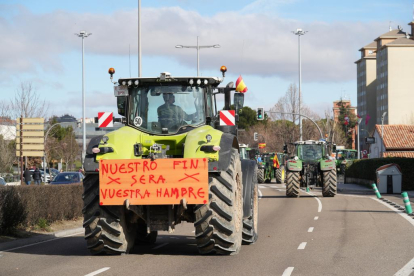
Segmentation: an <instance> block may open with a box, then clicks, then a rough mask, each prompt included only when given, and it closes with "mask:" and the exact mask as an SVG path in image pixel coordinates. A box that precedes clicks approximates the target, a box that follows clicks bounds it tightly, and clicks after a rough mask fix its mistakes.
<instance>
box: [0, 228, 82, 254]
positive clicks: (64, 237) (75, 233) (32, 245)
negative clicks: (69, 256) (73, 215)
mask: <svg viewBox="0 0 414 276" xmlns="http://www.w3.org/2000/svg"><path fill="white" fill-rule="evenodd" d="M82 233H83V232H79V233H75V234H72V235H67V236H62V237H60V238H56V239H50V240H47V241H41V242H36V243H32V244H27V245H23V246H19V247H15V248H11V249H7V250H3V251H0V254H1V253H3V252H8V251H13V250H17V249H20V248H25V247H29V246H33V245H38V244H42V243H46V242H51V241H57V240H60V239H63V238H67V237H72V236H76V235H79V234H82Z"/></svg>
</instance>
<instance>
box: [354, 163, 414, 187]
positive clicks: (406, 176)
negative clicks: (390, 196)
mask: <svg viewBox="0 0 414 276" xmlns="http://www.w3.org/2000/svg"><path fill="white" fill-rule="evenodd" d="M391 163H395V164H398V165H399V166H400V168H401V171H402V190H405V191H407V190H408V191H409V190H414V183H413V182H412V179H414V170H413V167H414V158H402V157H387V158H373V159H360V160H355V161H354V163H353V164H352V165H351V166H349V167H348V168H347V169H346V177H352V178H359V179H367V180H372V181H374V182H375V180H376V179H377V176H376V173H375V171H376V170H377V169H378V168H379V167H381V166H383V165H386V164H391Z"/></svg>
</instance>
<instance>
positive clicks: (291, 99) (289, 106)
mask: <svg viewBox="0 0 414 276" xmlns="http://www.w3.org/2000/svg"><path fill="white" fill-rule="evenodd" d="M302 109H303V107H302ZM270 111H273V112H282V113H299V112H298V111H299V90H298V87H297V86H296V84H294V83H291V84H290V85H289V88H288V90H287V91H286V94H285V96H283V97H281V98H280V99H279V100H278V101H277V103H276V104H275V105H274V106H273V107H272V108H271V109H270ZM270 118H272V119H273V120H286V119H291V120H292V122H296V120H297V116H296V115H286V114H277V113H271V114H270Z"/></svg>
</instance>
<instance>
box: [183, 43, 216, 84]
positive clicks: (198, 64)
mask: <svg viewBox="0 0 414 276" xmlns="http://www.w3.org/2000/svg"><path fill="white" fill-rule="evenodd" d="M175 48H192V49H197V77H198V76H200V54H199V51H200V49H203V48H220V45H219V44H214V45H203V46H200V45H199V44H198V36H197V46H184V45H176V46H175Z"/></svg>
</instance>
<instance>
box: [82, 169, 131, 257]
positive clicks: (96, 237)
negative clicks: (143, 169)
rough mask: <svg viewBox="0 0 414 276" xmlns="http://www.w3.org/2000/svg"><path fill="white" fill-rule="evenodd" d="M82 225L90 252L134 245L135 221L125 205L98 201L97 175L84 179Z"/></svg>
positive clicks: (113, 252)
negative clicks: (132, 220) (113, 204)
mask: <svg viewBox="0 0 414 276" xmlns="http://www.w3.org/2000/svg"><path fill="white" fill-rule="evenodd" d="M82 198H83V206H84V207H83V209H82V213H83V218H84V220H83V228H85V240H86V243H87V247H88V249H89V251H90V252H91V253H92V254H109V255H119V254H124V253H129V251H130V250H131V248H132V247H133V245H134V240H135V235H136V224H131V223H130V216H131V215H132V213H131V212H128V211H127V210H126V209H125V207H124V206H102V205H99V176H98V175H97V174H96V175H95V174H89V175H87V176H86V177H85V179H84V180H83V195H82Z"/></svg>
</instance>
